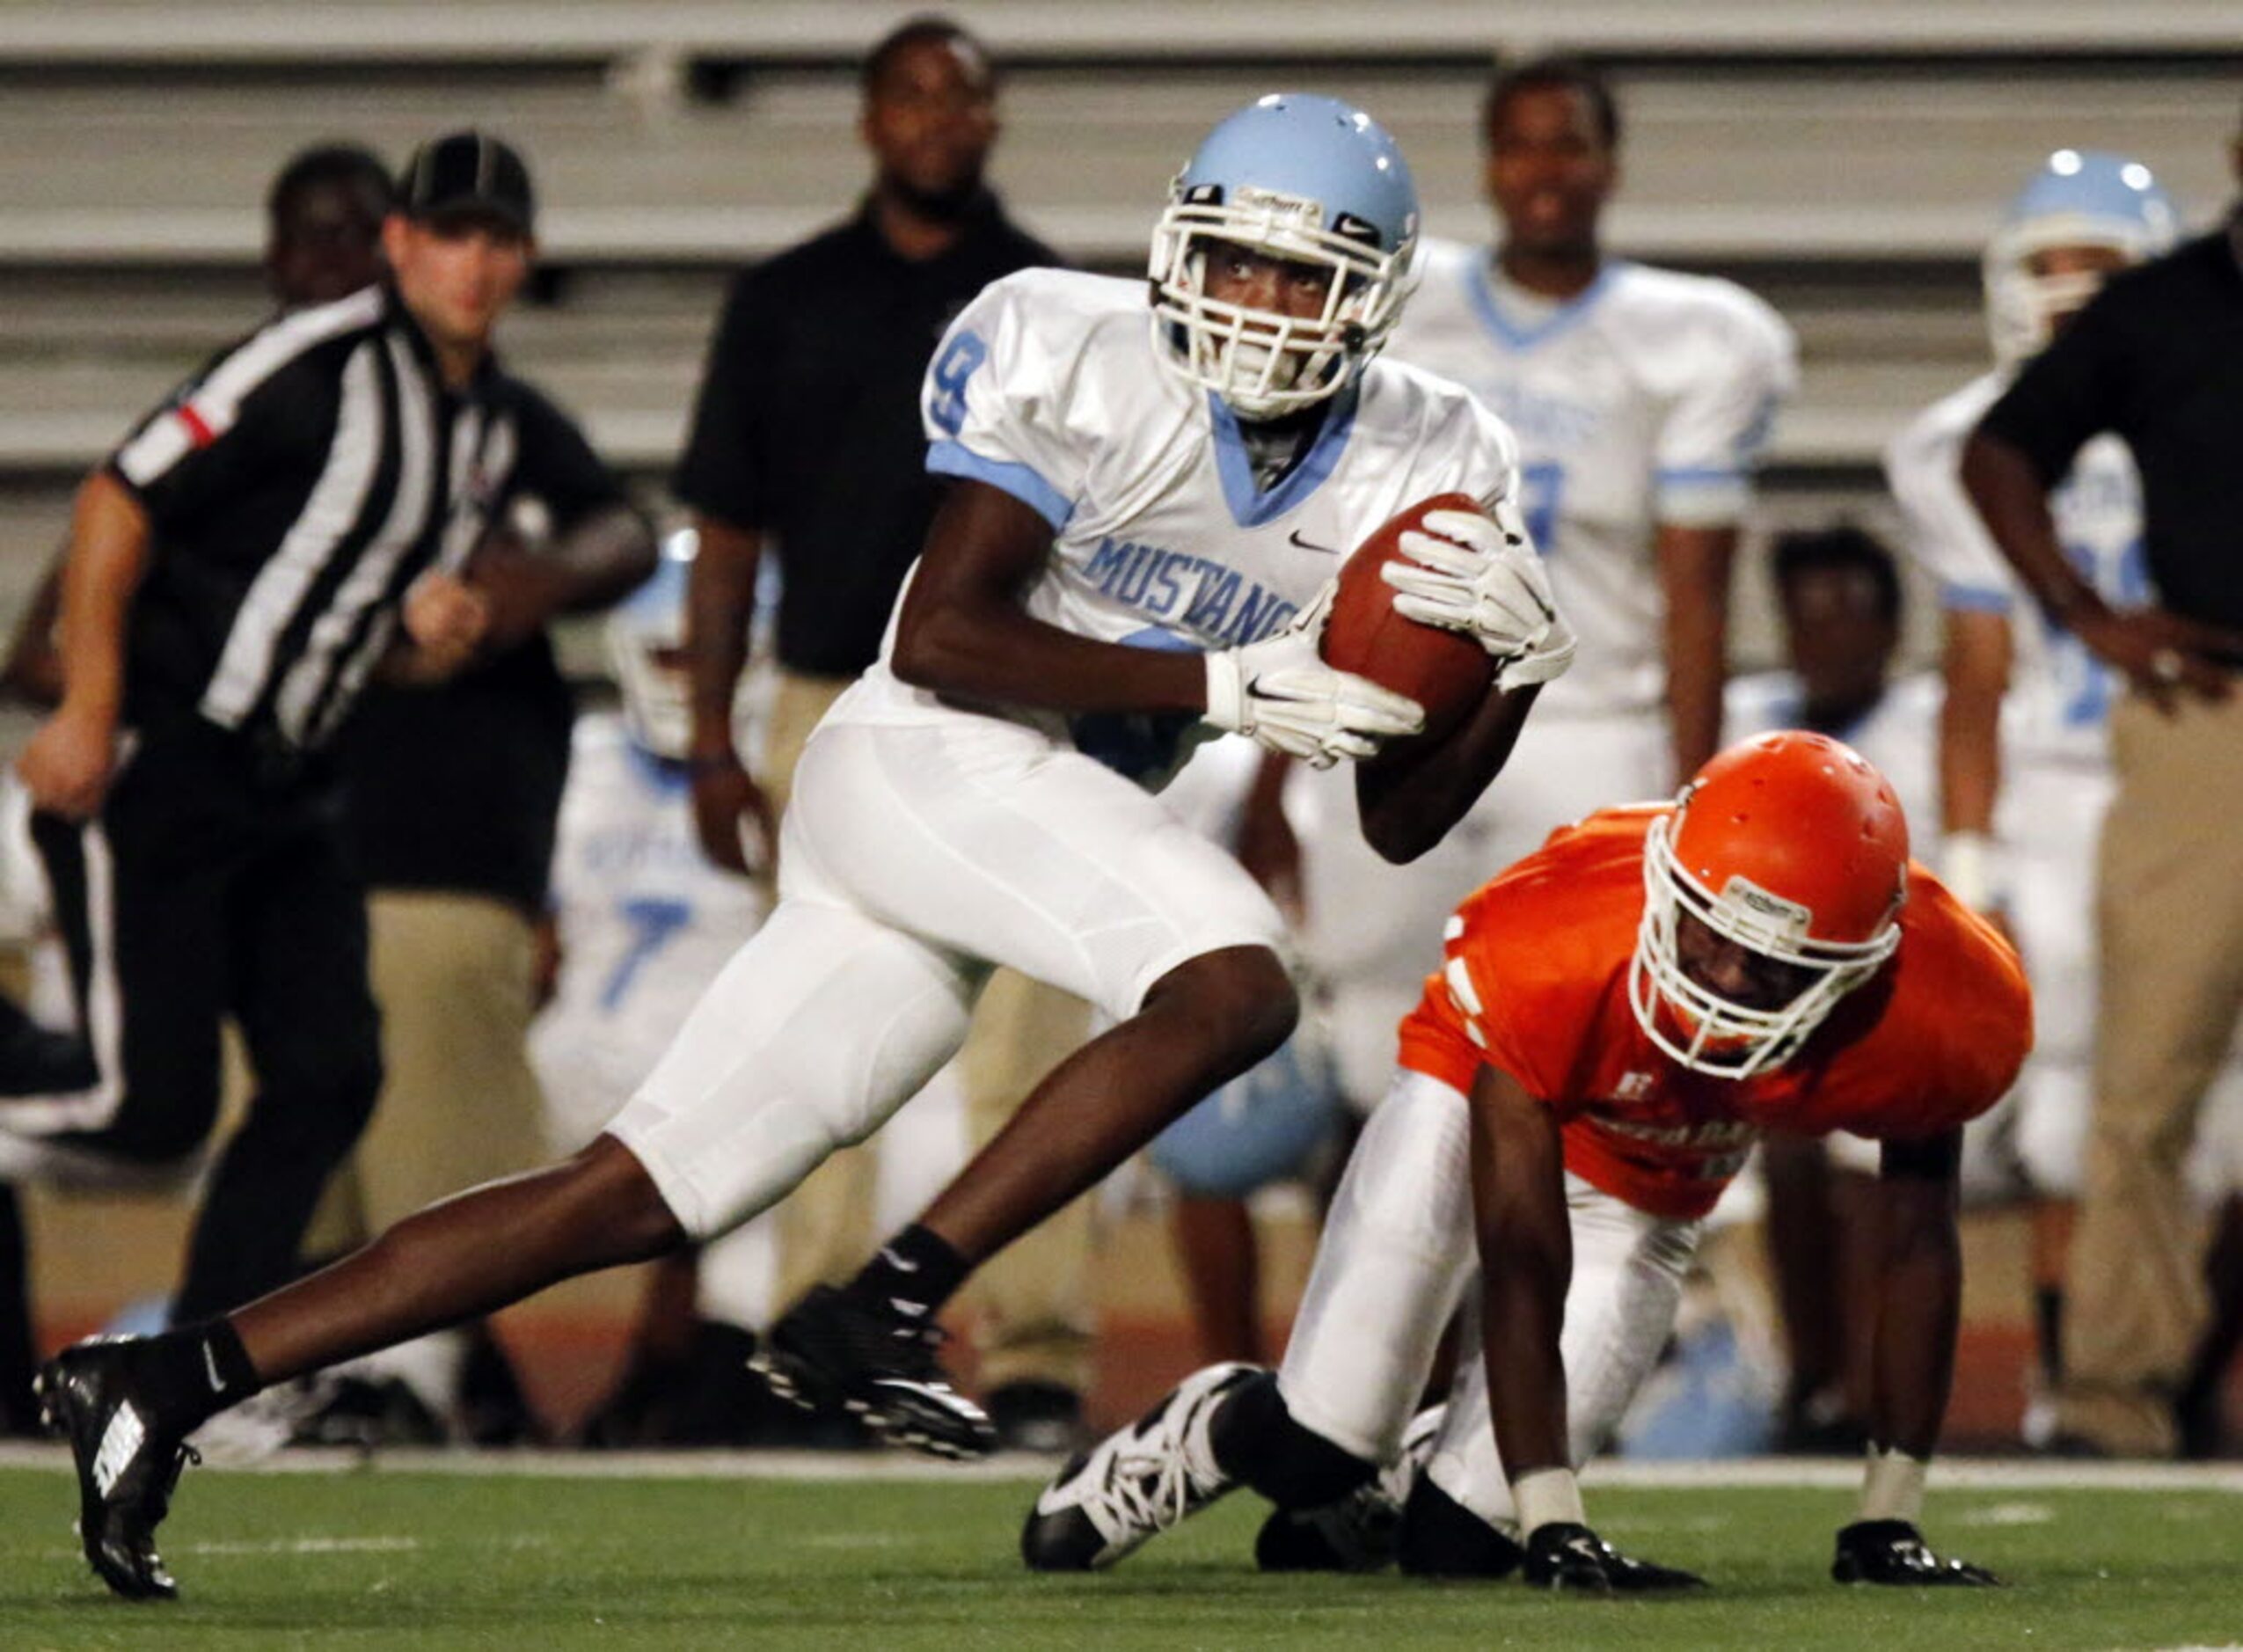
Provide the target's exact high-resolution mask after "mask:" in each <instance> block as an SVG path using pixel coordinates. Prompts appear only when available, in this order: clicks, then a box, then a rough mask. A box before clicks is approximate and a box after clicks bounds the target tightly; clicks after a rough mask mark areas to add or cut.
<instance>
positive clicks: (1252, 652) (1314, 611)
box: [1206, 581, 1425, 769]
mask: <svg viewBox="0 0 2243 1652" xmlns="http://www.w3.org/2000/svg"><path fill="white" fill-rule="evenodd" d="M1332 591H1333V586H1332V583H1331V582H1330V581H1326V584H1325V587H1324V588H1323V590H1321V591H1319V593H1318V594H1317V598H1316V600H1315V601H1314V602H1313V603H1310V604H1309V605H1308V606H1307V607H1306V608H1304V609H1303V610H1301V611H1300V612H1299V613H1297V614H1296V615H1295V616H1294V617H1293V618H1292V620H1291V622H1290V623H1289V624H1288V625H1286V626H1285V628H1284V629H1283V630H1282V631H1279V632H1272V633H1271V634H1270V635H1269V636H1267V637H1264V638H1263V639H1262V640H1260V642H1250V643H1248V644H1246V646H1245V647H1240V648H1225V649H1224V650H1222V651H1221V652H1219V653H1215V654H1208V655H1207V656H1206V660H1207V720H1208V721H1209V722H1210V723H1213V724H1214V725H1215V726H1216V727H1217V728H1226V729H1229V730H1230V731H1231V733H1233V734H1238V735H1247V736H1249V737H1251V738H1252V739H1254V740H1257V741H1259V742H1261V743H1262V744H1263V745H1265V746H1268V748H1269V749H1271V750H1273V751H1282V752H1283V753H1285V754H1286V755H1287V756H1288V757H1300V758H1303V759H1304V760H1305V761H1306V762H1307V763H1308V764H1309V766H1310V767H1311V768H1314V769H1328V768H1330V767H1331V766H1332V765H1333V764H1335V763H1337V762H1339V760H1340V759H1341V758H1342V757H1351V758H1361V757H1370V755H1371V754H1372V753H1373V752H1375V751H1377V749H1378V748H1379V747H1380V746H1381V745H1382V744H1384V743H1385V742H1387V741H1389V740H1392V739H1393V738H1395V737H1396V736H1397V735H1414V734H1416V733H1417V732H1418V731H1419V730H1420V729H1421V728H1423V727H1425V708H1424V707H1423V706H1421V705H1419V704H1418V703H1417V702H1416V701H1415V700H1414V699H1411V698H1408V697H1407V696H1406V695H1401V694H1397V693H1395V692H1394V691H1392V689H1384V688H1381V687H1379V686H1378V684H1377V683H1373V682H1372V681H1370V679H1369V678H1368V677H1360V676H1354V675H1353V674H1351V673H1349V672H1346V671H1335V670H1334V669H1332V667H1330V666H1328V665H1326V663H1325V662H1324V659H1323V656H1322V655H1320V654H1318V652H1317V643H1318V641H1319V640H1320V639H1321V638H1322V637H1323V635H1324V622H1325V618H1326V616H1327V615H1328V614H1329V613H1330V612H1331V610H1332Z"/></svg>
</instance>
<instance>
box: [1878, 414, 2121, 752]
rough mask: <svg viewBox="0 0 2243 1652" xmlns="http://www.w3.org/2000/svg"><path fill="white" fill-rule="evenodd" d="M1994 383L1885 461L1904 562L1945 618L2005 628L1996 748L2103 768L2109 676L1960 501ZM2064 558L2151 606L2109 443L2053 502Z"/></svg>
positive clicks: (1923, 424)
mask: <svg viewBox="0 0 2243 1652" xmlns="http://www.w3.org/2000/svg"><path fill="white" fill-rule="evenodd" d="M2009 383H2010V376H2009V375H2008V374H2007V373H2005V372H1999V371H1997V372H1991V373H1988V374H1986V375H1984V376H1983V377H1980V378H1977V379H1975V380H1973V381H1972V382H1971V383H1970V384H1966V385H1965V386H1963V388H1962V389H1961V390H1959V391H1955V392H1954V394H1953V395H1951V396H1948V397H1947V398H1944V399H1943V400H1940V401H1938V402H1935V403H1933V404H1932V406H1930V407H1929V408H1927V409H1926V410H1925V412H1924V413H1921V414H1920V415H1918V417H1917V419H1916V420H1914V421H1913V422H1912V423H1911V424H1910V425H1909V426H1908V428H1906V429H1905V430H1903V431H1902V432H1901V434H1900V435H1898V436H1897V437H1896V438H1895V439H1894V441H1893V442H1892V445H1891V446H1890V447H1889V448H1888V449H1887V450H1886V452H1885V474H1886V477H1887V479H1889V481H1890V483H1891V485H1892V490H1893V496H1894V498H1895V499H1896V500H1898V501H1899V502H1900V507H1901V509H1902V511H1903V513H1904V515H1906V517H1907V520H1908V540H1909V550H1910V552H1911V553H1912V554H1913V555H1914V556H1915V557H1916V559H1918V561H1919V562H1920V563H1922V564H1923V566H1924V567H1925V569H1927V570H1928V571H1929V572H1930V573H1931V574H1932V577H1933V578H1934V579H1936V580H1938V581H1939V582H1940V593H1941V601H1942V602H1943V603H1945V604H1946V605H1947V607H1949V608H1976V609H1986V610H1993V611H1996V612H1999V613H2004V614H2008V615H2010V616H2011V617H2012V620H2013V624H2012V625H2011V636H2012V639H2013V650H2014V653H2013V660H2012V664H2011V669H2010V685H2009V692H2008V694H2007V695H2006V697H2005V698H2004V702H2003V706H2002V739H2003V744H2004V746H2005V748H2006V749H2007V750H2008V752H2009V753H2010V755H2011V756H2012V757H2014V758H2015V759H2017V760H2018V761H2020V762H2025V763H2034V762H2055V763H2063V764H2078V765H2083V766H2100V765H2101V764H2102V763H2103V761H2104V749H2105V742H2104V725H2105V722H2106V721H2107V720H2108V715H2109V712H2110V705H2111V697H2112V695H2113V694H2114V693H2115V691H2116V690H2117V689H2118V688H2119V687H2120V686H2121V684H2120V683H2119V681H2118V680H2117V678H2116V677H2115V676H2114V674H2113V672H2112V670H2111V669H2110V668H2109V667H2108V666H2107V665H2105V664H2104V663H2103V662H2101V660H2098V659H2097V658H2096V657H2095V656H2094V655H2093V654H2090V653H2089V652H2088V651H2087V649H2086V647H2085V646H2084V645H2083V644H2081V642H2080V641H2079V639H2078V638H2076V637H2074V636H2073V635H2072V634H2071V632H2069V631H2066V630H2065V629H2064V627H2063V626H2061V625H2057V623H2056V622H2055V621H2054V620H2052V619H2050V618H2048V616H2047V615H2046V614H2045V613H2044V612H2043V611H2042V609H2041V607H2040V605H2039V604H2038V603H2035V602H2033V601H2032V599H2031V598H2030V597H2029V596H2027V594H2026V592H2025V590H2024V588H2023V586H2022V585H2021V584H2020V581H2019V580H2018V578H2017V575H2016V573H2015V572H2014V571H2013V569H2012V568H2011V567H2010V565H2009V562H2008V559H2006V558H2005V557H2004V556H2003V555H2002V553H2001V551H2000V549H1999V548H1998V546H1997V545H1995V544H1994V542H1993V538H1992V536H1991V535H1990V534H1988V533H1987V531H1986V527H1985V524H1984V523H1983V522H1982V521H1980V519H1979V516H1978V513H1977V511H1976V509H1975V508H1973V507H1972V505H1971V503H1970V500H1969V495H1968V494H1966V493H1964V492H1963V487H1962V475H1961V464H1962V444H1963V443H1964V442H1965V441H1967V440H1968V439H1969V435H1970V432H1971V431H1972V430H1973V429H1974V428H1976V426H1977V423H1978V420H1979V419H1980V418H1981V417H1982V416H1983V415H1984V413H1985V411H1986V410H1987V409H1988V408H1989V407H1991V406H1993V404H1994V403H1995V401H1996V400H1998V398H2000V396H2001V393H2002V392H2003V391H2005V390H2006V389H2007V388H2008V387H2009ZM2049 510H2050V512H2051V513H2052V514H2053V515H2054V516H2055V518H2056V527H2057V538H2058V540H2059V541H2061V542H2062V544H2063V545H2064V553H2065V554H2066V555H2067V556H2069V557H2070V558H2071V562H2072V565H2073V566H2074V567H2077V568H2078V569H2079V573H2080V575H2081V577H2083V578H2085V579H2086V581H2088V582H2089V583H2090V584H2092V585H2093V586H2094V588H2095V589H2096V590H2097V591H2099V592H2101V594H2102V596H2103V597H2104V598H2105V600H2107V601H2108V602H2110V603H2114V604H2115V605H2121V606H2131V605H2138V604H2140V603H2144V602H2146V601H2148V600H2149V595H2150V593H2149V577H2148V574H2147V571H2146V567H2145V565H2144V561H2143V556H2142V485H2141V479H2140V477H2139V476H2138V475H2137V472H2136V471H2135V468H2134V459H2133V456H2132V455H2131V454H2130V453H2129V452H2128V451H2127V448H2126V444H2125V442H2122V441H2121V440H2120V439H2119V438H2118V437H2116V436H2115V435H2101V436H2097V437H2096V438H2095V439H2094V440H2093V441H2092V442H2088V443H2087V444H2086V446H2085V447H2083V448H2082V449H2080V450H2079V457H2077V458H2075V459H2074V460H2073V461H2072V465H2071V471H2070V472H2069V474H2067V475H2066V476H2065V477H2064V480H2063V482H2062V483H2060V484H2059V485H2058V486H2057V487H2056V488H2055V489H2053V490H2052V491H2051V492H2050V493H2049Z"/></svg>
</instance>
